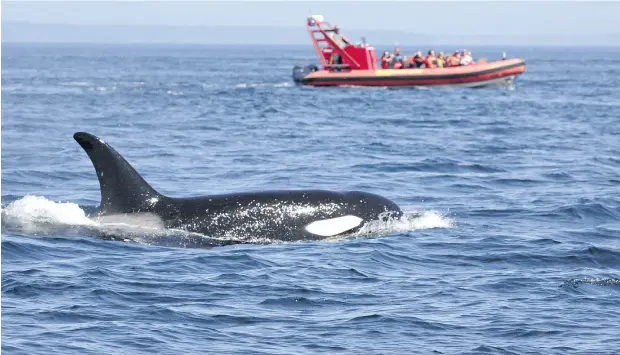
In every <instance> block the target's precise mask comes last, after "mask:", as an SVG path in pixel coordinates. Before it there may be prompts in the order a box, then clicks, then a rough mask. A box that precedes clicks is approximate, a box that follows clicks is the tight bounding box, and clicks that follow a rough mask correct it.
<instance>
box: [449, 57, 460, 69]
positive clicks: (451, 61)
mask: <svg viewBox="0 0 620 355" xmlns="http://www.w3.org/2000/svg"><path fill="white" fill-rule="evenodd" d="M448 64H449V66H451V67H458V66H459V65H460V64H461V61H460V60H459V59H458V58H457V57H456V56H454V55H451V56H450V58H448Z"/></svg>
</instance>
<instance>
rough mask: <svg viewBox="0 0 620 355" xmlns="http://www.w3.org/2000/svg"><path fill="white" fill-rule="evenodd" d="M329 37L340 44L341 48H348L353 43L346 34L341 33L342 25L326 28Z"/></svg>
mask: <svg viewBox="0 0 620 355" xmlns="http://www.w3.org/2000/svg"><path fill="white" fill-rule="evenodd" d="M325 32H327V34H328V35H329V37H330V38H331V39H332V40H333V41H334V42H336V43H337V44H338V46H339V47H341V48H346V47H347V46H349V45H351V41H349V39H348V38H347V37H346V36H345V35H341V34H340V27H339V26H338V25H334V28H332V29H330V30H325Z"/></svg>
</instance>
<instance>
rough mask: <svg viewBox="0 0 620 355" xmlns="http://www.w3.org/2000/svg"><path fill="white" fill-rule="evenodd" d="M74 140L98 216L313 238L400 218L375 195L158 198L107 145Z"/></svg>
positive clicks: (243, 235)
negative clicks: (97, 198) (88, 169)
mask: <svg viewBox="0 0 620 355" xmlns="http://www.w3.org/2000/svg"><path fill="white" fill-rule="evenodd" d="M73 137H74V138H75V140H76V141H77V142H78V143H79V144H80V146H81V147H82V148H83V149H84V150H85V151H86V153H87V154H88V156H89V158H90V160H91V161H92V163H93V165H94V167H95V171H96V173H97V177H98V179H99V185H100V189H101V210H100V214H101V215H118V214H134V213H148V214H151V215H155V216H157V217H158V218H160V219H161V222H162V223H163V225H164V226H165V227H167V228H178V229H182V230H186V231H189V232H197V233H201V234H204V235H206V236H209V237H214V238H233V239H245V240H247V239H253V238H265V239H271V240H285V241H296V240H317V239H322V238H327V237H330V236H334V235H340V234H345V233H351V232H354V231H356V230H358V229H359V228H360V227H361V226H363V224H364V223H365V222H368V221H372V220H379V219H384V220H385V219H387V218H397V217H400V216H402V211H401V210H400V208H399V207H398V206H397V205H396V204H395V203H393V202H392V201H390V200H388V199H386V198H384V197H382V196H378V195H375V194H371V193H366V192H360V191H349V192H344V193H341V192H332V191H325V190H285V191H282V190H279V191H261V192H246V193H233V194H223V195H211V196H202V197H190V198H174V197H167V196H163V195H162V194H160V193H158V192H157V191H155V189H153V188H152V187H151V186H150V185H149V184H148V183H147V182H146V181H145V180H144V179H143V178H142V176H140V174H138V172H137V171H136V170H135V169H134V168H133V167H132V166H131V165H130V164H129V163H128V162H127V161H126V160H125V159H124V158H123V157H122V156H121V155H120V154H119V153H118V152H116V150H114V149H113V148H112V147H111V146H109V145H108V144H106V143H105V142H104V141H103V140H101V139H99V138H97V137H95V136H94V135H91V134H89V133H84V132H78V133H75V134H74V136H73Z"/></svg>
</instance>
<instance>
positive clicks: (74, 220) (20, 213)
mask: <svg viewBox="0 0 620 355" xmlns="http://www.w3.org/2000/svg"><path fill="white" fill-rule="evenodd" d="M95 224H96V223H95V222H93V221H91V220H90V219H89V218H88V217H87V216H86V213H85V212H84V210H82V209H81V208H80V206H78V205H77V204H75V203H72V202H53V201H50V200H48V199H46V198H45V197H40V196H31V195H27V196H24V197H23V198H21V199H19V200H16V201H13V202H11V203H10V204H9V205H8V206H6V207H4V208H2V227H3V228H7V229H10V230H17V231H21V232H24V233H29V234H41V233H43V234H45V233H46V231H48V230H53V229H58V228H64V227H67V226H93V225H95Z"/></svg>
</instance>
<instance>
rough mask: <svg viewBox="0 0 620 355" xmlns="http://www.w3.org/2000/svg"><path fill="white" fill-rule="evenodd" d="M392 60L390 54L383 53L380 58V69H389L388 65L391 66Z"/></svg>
mask: <svg viewBox="0 0 620 355" xmlns="http://www.w3.org/2000/svg"><path fill="white" fill-rule="evenodd" d="M392 59H393V58H392V55H391V54H390V52H388V51H385V52H383V56H382V57H381V68H382V69H388V68H389V67H390V64H392Z"/></svg>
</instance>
